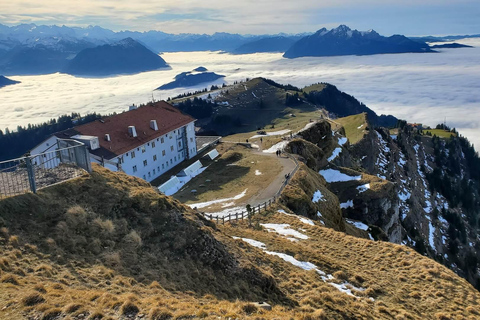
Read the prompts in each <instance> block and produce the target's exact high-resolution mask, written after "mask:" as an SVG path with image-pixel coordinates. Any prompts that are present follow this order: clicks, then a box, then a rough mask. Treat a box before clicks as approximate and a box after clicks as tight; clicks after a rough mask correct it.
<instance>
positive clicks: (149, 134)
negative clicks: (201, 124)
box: [56, 101, 195, 159]
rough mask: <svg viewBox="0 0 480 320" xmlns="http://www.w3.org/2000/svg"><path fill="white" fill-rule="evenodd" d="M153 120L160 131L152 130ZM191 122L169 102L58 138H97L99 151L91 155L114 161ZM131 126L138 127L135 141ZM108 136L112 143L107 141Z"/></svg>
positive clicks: (81, 128) (95, 122) (118, 115)
mask: <svg viewBox="0 0 480 320" xmlns="http://www.w3.org/2000/svg"><path fill="white" fill-rule="evenodd" d="M150 120H156V121H157V125H158V130H157V131H155V130H153V129H151V128H150ZM192 121H195V119H194V118H192V117H190V116H189V115H186V114H183V113H182V112H181V111H180V110H178V109H177V108H175V107H173V106H171V105H170V104H168V103H167V102H165V101H159V102H156V103H153V104H152V103H149V104H148V105H145V106H141V107H138V108H137V109H134V110H131V111H127V112H123V113H119V114H116V115H113V116H109V117H105V118H102V119H101V120H96V121H93V122H90V123H87V124H84V125H81V126H77V127H74V128H72V129H69V130H65V131H62V132H59V133H57V134H56V136H57V137H60V138H62V137H63V138H65V137H67V136H68V137H72V136H74V135H77V134H80V135H85V136H96V137H98V140H99V142H100V149H97V150H93V151H90V152H91V153H93V154H96V155H98V156H103V157H105V158H106V159H111V158H114V157H115V156H118V155H121V154H123V153H125V152H127V151H130V150H132V149H135V148H137V147H139V146H141V145H144V144H145V143H147V142H149V141H151V140H153V139H155V138H158V137H160V136H162V135H164V134H166V133H168V132H170V131H173V130H175V129H177V128H180V127H183V126H185V125H187V124H188V123H190V122H192ZM129 126H135V129H136V131H137V136H136V137H135V138H134V137H132V136H130V135H129V133H128V127H129ZM107 133H108V134H109V135H110V140H111V141H106V140H105V134H107Z"/></svg>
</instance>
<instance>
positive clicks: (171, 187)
mask: <svg viewBox="0 0 480 320" xmlns="http://www.w3.org/2000/svg"><path fill="white" fill-rule="evenodd" d="M180 187H181V184H180V180H178V178H177V176H172V177H171V178H170V179H169V180H168V181H167V182H165V183H164V184H162V185H161V186H160V187H158V190H159V191H160V192H162V193H164V194H165V195H167V196H170V195H172V194H174V193H175V192H177V191H178V188H180Z"/></svg>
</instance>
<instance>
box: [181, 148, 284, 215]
mask: <svg viewBox="0 0 480 320" xmlns="http://www.w3.org/2000/svg"><path fill="white" fill-rule="evenodd" d="M224 145H225V144H224ZM230 146H231V147H230V148H228V149H222V148H219V150H220V151H223V154H222V155H221V157H220V158H218V160H217V161H216V162H213V163H212V164H211V165H210V166H209V167H208V168H207V169H206V170H205V171H204V172H203V173H202V174H201V175H199V176H197V177H196V178H194V179H192V180H191V181H190V182H189V183H188V184H187V185H186V186H185V187H184V188H183V189H182V190H180V191H179V192H178V193H176V194H175V195H174V197H175V198H176V199H179V200H180V201H182V202H183V203H187V204H192V203H196V202H205V201H210V200H215V199H224V198H231V197H234V196H236V195H238V194H240V193H242V192H243V191H244V190H245V189H247V191H246V195H245V196H244V197H242V198H241V199H239V200H237V201H231V202H235V205H240V204H244V202H245V200H248V199H249V198H251V197H252V196H254V195H255V194H257V193H258V192H260V191H261V190H263V189H265V188H266V187H268V186H269V185H270V183H271V182H272V181H273V180H274V179H275V177H276V176H277V175H278V173H279V172H281V170H282V168H283V167H282V165H281V164H280V162H279V161H278V159H277V158H275V157H270V156H266V155H261V154H256V153H253V152H252V150H251V149H248V148H245V147H243V146H236V145H230ZM257 170H258V171H259V172H260V173H261V175H256V171H257ZM206 180H210V181H208V182H207V181H206ZM191 190H197V193H195V194H193V193H192V192H191ZM221 205H222V204H218V205H214V206H211V207H209V208H208V209H202V211H208V212H211V211H216V210H217V211H218V209H221Z"/></svg>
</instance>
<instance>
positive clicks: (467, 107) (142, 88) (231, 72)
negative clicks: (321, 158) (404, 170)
mask: <svg viewBox="0 0 480 320" xmlns="http://www.w3.org/2000/svg"><path fill="white" fill-rule="evenodd" d="M459 42H460V43H464V44H469V45H473V46H475V48H461V49H440V50H438V51H439V52H438V53H423V54H421V53H407V54H388V55H373V56H342V57H308V58H299V59H293V60H290V59H284V58H282V56H281V54H276V53H275V54H271V53H266V54H250V55H230V54H222V53H218V52H188V53H182V52H180V53H165V54H163V55H162V57H163V58H164V59H165V60H166V61H167V62H168V63H169V64H170V66H171V69H169V70H163V71H152V72H144V73H141V74H137V75H121V76H115V77H109V78H80V77H73V76H70V75H66V74H60V73H56V74H50V75H41V76H11V77H9V78H11V79H14V80H19V81H21V82H22V83H20V84H17V85H13V86H7V87H4V88H2V89H0V114H1V117H0V129H4V128H6V127H8V128H10V129H15V128H16V127H17V126H18V125H27V124H28V123H39V122H43V121H47V120H49V119H51V118H55V117H57V116H59V115H62V114H67V113H71V112H79V113H81V114H86V113H90V112H97V113H102V114H107V113H111V112H114V111H116V112H121V111H123V110H126V109H128V106H129V105H131V104H132V103H136V104H139V103H146V102H148V101H151V100H152V98H154V99H156V100H159V99H167V98H168V97H169V96H170V97H171V96H174V95H177V94H179V93H182V92H185V91H194V90H196V89H202V88H205V87H206V86H207V85H211V84H212V83H210V84H203V85H200V86H197V87H195V88H188V89H175V90H168V91H154V89H155V88H157V87H159V86H160V85H162V84H165V83H167V82H170V81H172V79H173V77H174V76H175V75H176V74H178V73H180V72H183V71H189V70H192V69H194V68H196V67H199V66H204V67H206V68H208V69H209V70H210V71H214V72H216V73H219V74H223V75H225V76H226V77H225V79H223V80H222V79H220V80H219V81H216V82H215V83H217V84H219V83H222V82H226V83H233V82H234V81H235V80H241V79H245V78H254V77H259V76H261V77H266V78H270V79H273V80H275V81H277V82H280V83H290V84H293V85H296V86H305V85H309V84H312V83H316V82H329V83H331V84H334V85H336V86H337V87H338V88H339V89H340V90H342V91H345V92H347V93H349V94H351V95H353V96H355V97H356V98H357V99H358V100H360V101H361V102H363V103H365V104H366V105H367V106H368V107H370V108H371V109H373V110H374V111H376V112H377V113H378V114H382V113H383V114H392V115H394V116H396V117H399V118H403V119H407V120H408V121H409V122H421V123H424V124H426V125H431V126H434V125H436V124H437V123H442V122H443V121H444V119H445V118H446V120H447V124H448V125H450V126H452V127H456V128H457V129H458V130H459V131H460V133H461V134H463V135H465V136H467V137H468V138H469V140H470V141H472V142H473V143H474V144H475V145H476V146H477V149H478V146H480V39H478V38H477V39H464V40H461V41H459Z"/></svg>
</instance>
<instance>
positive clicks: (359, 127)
mask: <svg viewBox="0 0 480 320" xmlns="http://www.w3.org/2000/svg"><path fill="white" fill-rule="evenodd" d="M364 125H365V123H364V124H362V125H361V126H358V127H357V129H358V130H360V129H362V128H363V126H364Z"/></svg>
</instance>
